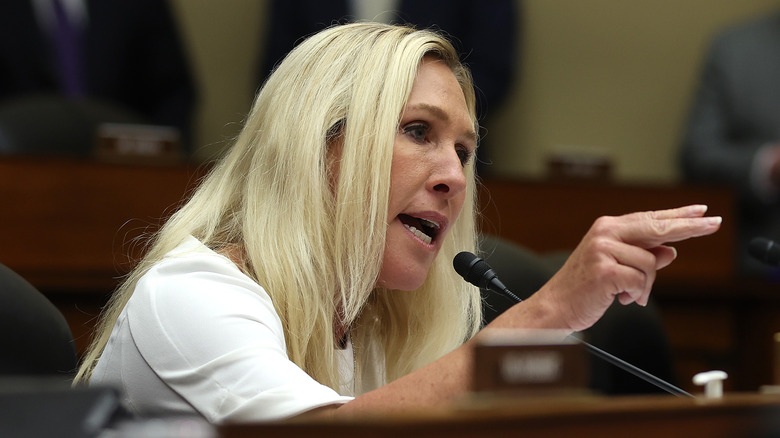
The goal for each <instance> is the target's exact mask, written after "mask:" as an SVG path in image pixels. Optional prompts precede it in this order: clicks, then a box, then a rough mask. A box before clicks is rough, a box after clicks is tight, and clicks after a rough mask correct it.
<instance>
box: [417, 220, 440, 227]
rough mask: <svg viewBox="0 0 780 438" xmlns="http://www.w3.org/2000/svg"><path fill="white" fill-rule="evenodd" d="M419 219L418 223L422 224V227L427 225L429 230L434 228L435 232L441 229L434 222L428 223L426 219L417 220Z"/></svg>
mask: <svg viewBox="0 0 780 438" xmlns="http://www.w3.org/2000/svg"><path fill="white" fill-rule="evenodd" d="M419 219H420V222H422V223H423V224H424V225H427V226H429V227H431V228H434V229H436V230H438V229H439V228H441V225H439V224H438V223H436V222H434V221H429V220H428V219H423V218H419Z"/></svg>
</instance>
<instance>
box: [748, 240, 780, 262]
mask: <svg viewBox="0 0 780 438" xmlns="http://www.w3.org/2000/svg"><path fill="white" fill-rule="evenodd" d="M748 253H749V254H750V255H751V256H753V257H754V258H756V259H758V260H760V261H762V262H764V263H766V264H768V265H772V266H778V265H780V246H778V245H777V244H776V243H775V242H773V241H771V240H769V239H766V238H764V237H756V238H754V239H753V240H751V241H750V243H748Z"/></svg>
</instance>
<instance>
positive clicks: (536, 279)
mask: <svg viewBox="0 0 780 438" xmlns="http://www.w3.org/2000/svg"><path fill="white" fill-rule="evenodd" d="M480 253H481V256H482V258H484V259H485V261H487V262H488V263H489V264H490V265H491V266H492V267H493V270H494V271H495V272H496V274H498V276H499V278H500V279H501V281H502V282H503V283H504V284H505V285H506V286H507V288H509V290H510V291H512V292H513V293H514V294H515V295H517V296H518V297H519V298H521V299H526V298H528V297H529V296H531V295H532V294H533V293H534V292H536V291H537V290H539V289H540V288H541V287H542V286H543V285H544V284H545V283H546V282H547V280H549V279H550V277H552V276H553V275H554V274H555V272H557V271H558V269H559V268H560V267H561V266H562V265H563V263H564V262H565V261H566V258H567V256H568V254H567V253H562V252H556V253H550V254H536V253H534V252H533V251H530V250H528V249H527V248H524V247H522V246H520V245H517V244H514V243H512V242H509V241H507V240H505V239H501V238H499V237H496V236H490V235H484V236H482V239H481V242H480ZM482 297H483V314H484V319H485V323H486V324H487V323H488V322H490V321H492V320H493V319H494V318H495V317H497V316H498V315H500V314H501V313H502V312H504V311H505V310H506V309H508V308H509V307H511V306H512V305H513V304H514V302H513V301H512V300H510V299H509V298H506V297H504V296H503V295H500V294H497V293H495V292H492V291H487V290H483V291H482ZM582 334H583V335H584V337H585V339H586V340H587V341H588V342H589V343H590V344H593V345H595V346H596V347H599V348H601V349H602V350H605V351H607V352H608V353H611V354H613V355H615V356H617V357H619V358H620V359H623V360H624V361H626V362H629V363H631V364H632V365H635V366H637V367H639V368H641V369H643V370H645V371H647V372H649V373H650V374H653V375H655V376H656V377H659V378H661V379H663V380H665V381H667V382H669V383H671V384H675V385H676V380H677V377H676V375H675V372H674V366H673V360H672V353H671V348H670V346H669V343H668V339H667V337H666V332H665V331H664V328H663V325H662V323H661V319H660V317H659V315H658V310H657V309H656V307H655V305H654V304H653V302H652V298H651V301H650V303H649V304H648V305H647V306H646V307H640V306H638V305H636V304H632V305H629V306H623V305H621V304H619V303H615V304H613V305H612V306H611V307H610V308H609V309H607V311H606V313H605V314H604V316H603V317H602V318H601V319H600V320H599V321H598V322H597V323H596V324H594V325H593V326H592V327H591V328H589V329H588V330H585V331H584V332H583V333H582ZM590 371H591V376H590V387H591V389H593V390H594V391H597V392H599V393H602V394H611V395H618V394H622V395H627V394H651V393H665V391H664V390H662V389H659V388H656V387H655V386H654V385H652V384H650V383H647V382H645V381H644V380H642V379H640V378H638V377H635V376H633V375H631V374H629V373H627V372H626V371H623V370H621V369H620V368H618V367H616V366H614V365H612V364H610V363H607V362H605V361H603V360H602V359H599V358H595V357H594V358H593V359H592V361H591V370H590Z"/></svg>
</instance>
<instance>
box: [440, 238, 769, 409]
mask: <svg viewBox="0 0 780 438" xmlns="http://www.w3.org/2000/svg"><path fill="white" fill-rule="evenodd" d="M778 251H780V249H778ZM452 266H453V268H455V272H457V273H458V274H459V275H460V276H461V277H463V279H464V280H466V281H468V282H469V283H471V284H473V285H474V286H477V287H479V288H481V289H490V290H492V291H494V292H498V293H501V294H504V295H505V296H507V297H509V298H511V299H513V300H515V301H516V302H518V303H519V302H521V301H523V300H521V299H520V298H518V297H517V295H515V294H513V293H512V292H510V291H509V289H508V288H507V287H506V286H504V284H503V283H502V282H501V281H500V280H499V279H498V275H497V274H496V273H495V271H493V269H492V268H491V267H490V265H489V264H488V263H487V262H486V261H484V260H482V259H481V258H479V257H477V256H476V255H474V254H472V253H470V252H468V251H463V252H460V253H458V255H456V256H455V258H454V259H453V260H452ZM568 337H570V338H573V339H576V340H577V341H579V342H580V343H581V344H582V345H583V346H584V347H585V349H587V350H588V351H590V352H591V353H592V354H593V355H594V356H597V357H599V358H601V359H603V360H605V361H607V362H609V363H611V364H612V365H615V366H616V367H618V368H620V369H622V370H623V371H626V372H628V373H630V374H633V375H634V376H636V377H639V378H640V379H642V380H644V381H645V382H648V383H650V384H652V385H655V386H656V387H657V388H660V389H663V390H664V391H666V392H668V393H670V394H673V395H676V396H678V397H680V396H688V397H693V395H691V394H690V393H689V392H687V391H685V390H683V389H680V388H678V387H676V386H674V385H672V384H671V383H669V382H667V381H665V380H663V379H660V378H658V377H656V376H654V375H652V374H650V373H648V372H647V371H645V370H643V369H641V368H638V367H636V366H634V365H631V364H630V363H628V362H626V361H624V360H623V359H620V358H618V357H616V356H613V355H611V354H609V353H607V352H606V351H604V350H602V349H600V348H598V347H596V346H594V345H591V344H589V343H587V342H585V341H583V340H582V339H579V338H577V337H576V336H573V335H569V336H568Z"/></svg>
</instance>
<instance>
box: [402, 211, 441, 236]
mask: <svg viewBox="0 0 780 438" xmlns="http://www.w3.org/2000/svg"><path fill="white" fill-rule="evenodd" d="M402 214H405V215H407V216H411V217H414V218H417V219H425V220H428V221H431V222H434V223H435V224H436V225H437V228H438V230H437V231H438V233H441V232H443V231H444V230H446V229H447V227H448V226H449V222H450V221H449V219H447V216H444V215H443V214H441V213H438V212H435V211H422V212H413V213H409V212H407V213H402Z"/></svg>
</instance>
